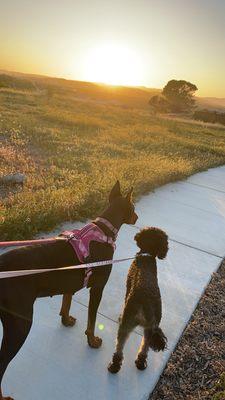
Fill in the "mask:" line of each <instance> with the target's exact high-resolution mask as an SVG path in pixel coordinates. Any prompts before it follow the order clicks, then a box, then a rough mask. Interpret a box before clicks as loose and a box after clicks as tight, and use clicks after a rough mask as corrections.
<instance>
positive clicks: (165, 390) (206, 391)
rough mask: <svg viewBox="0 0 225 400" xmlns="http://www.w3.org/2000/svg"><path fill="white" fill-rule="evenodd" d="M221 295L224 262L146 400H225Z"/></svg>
mask: <svg viewBox="0 0 225 400" xmlns="http://www.w3.org/2000/svg"><path fill="white" fill-rule="evenodd" d="M224 293H225V261H223V262H222V264H221V266H220V268H219V270H218V272H217V273H214V274H213V276H212V279H211V281H210V283H209V285H208V287H207V289H206V291H205V293H204V295H203V296H202V298H201V300H200V302H199V304H198V306H197V308H196V310H195V312H194V314H193V316H192V318H191V320H190V322H189V324H188V326H187V328H186V329H185V331H184V334H183V335H182V337H181V339H180V341H179V342H178V345H177V347H176V349H175V351H174V352H173V354H172V356H171V357H170V359H169V362H168V364H167V366H166V368H165V370H164V372H163V374H162V375H161V378H160V380H159V382H158V384H157V385H156V387H155V390H154V391H153V393H152V394H151V395H150V397H149V400H159V399H160V400H161V399H166V400H178V399H179V400H181V399H182V400H198V399H206V400H207V399H211V400H214V399H215V400H217V399H221V400H222V399H223V400H225V391H223V390H224V388H223V387H222V386H221V385H222V384H221V379H222V373H223V372H224V371H225V352H224V336H225V335H224V333H225V324H224V320H225V318H224V317H225V296H224ZM220 377H221V378H220ZM218 382H219V383H218Z"/></svg>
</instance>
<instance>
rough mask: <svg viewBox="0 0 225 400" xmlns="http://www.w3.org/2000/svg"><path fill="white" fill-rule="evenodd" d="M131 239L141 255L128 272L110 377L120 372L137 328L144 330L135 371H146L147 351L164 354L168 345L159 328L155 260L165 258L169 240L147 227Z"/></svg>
mask: <svg viewBox="0 0 225 400" xmlns="http://www.w3.org/2000/svg"><path fill="white" fill-rule="evenodd" d="M134 239H135V240H136V242H137V245H138V247H139V248H140V251H139V252H138V253H137V255H136V258H135V260H134V261H133V263H132V264H131V267H130V269H129V271H128V276H127V290H126V296H125V305H124V309H123V312H122V315H121V317H120V321H119V329H118V333H117V343H116V351H115V353H114V354H113V358H112V362H111V363H110V364H109V366H108V370H109V371H110V372H112V373H116V372H118V371H119V370H120V368H121V365H122V361H123V348H124V345H125V342H126V340H127V338H128V336H129V334H130V333H131V331H132V330H133V329H134V328H135V327H136V326H137V325H140V326H142V327H143V328H144V336H143V339H142V342H141V346H140V349H139V351H138V355H137V359H136V361H135V364H136V366H137V368H138V369H141V370H143V369H145V368H146V367H147V355H148V350H149V348H151V349H152V350H154V351H160V350H164V349H165V348H166V342H167V339H166V337H165V335H164V333H163V331H162V330H161V328H160V327H159V324H160V321H161V317H162V312H161V310H162V305H161V296H160V290H159V286H158V279H157V264H156V257H158V258H159V259H164V258H165V257H166V255H167V252H168V236H167V234H166V233H165V232H164V231H163V230H161V229H158V228H155V227H147V228H144V229H142V230H141V231H140V232H138V233H137V234H136V235H135V237H134Z"/></svg>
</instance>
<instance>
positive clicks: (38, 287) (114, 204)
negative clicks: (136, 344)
mask: <svg viewBox="0 0 225 400" xmlns="http://www.w3.org/2000/svg"><path fill="white" fill-rule="evenodd" d="M131 193H132V190H130V191H129V192H128V194H127V195H126V196H125V197H123V196H122V195H121V192H120V185H119V182H117V183H116V185H115V186H114V187H113V189H112V190H111V193H110V195H109V206H108V208H107V209H106V210H105V211H104V212H103V213H102V214H101V215H100V216H101V217H103V218H105V219H107V220H108V221H110V222H111V224H112V225H113V226H114V227H115V228H117V229H120V227H121V225H122V224H124V223H128V224H134V223H135V222H136V220H137V215H136V214H135V211H134V205H133V203H132V201H131ZM94 223H96V224H97V225H98V223H97V221H96V222H95V221H94ZM100 228H101V229H103V230H105V234H106V235H109V234H110V232H107V227H105V228H104V227H103V226H100ZM112 258H113V247H112V246H111V245H110V244H108V243H99V242H95V241H92V242H91V243H90V256H89V259H88V260H87V261H88V262H94V261H102V260H111V259H112ZM78 264H80V261H79V259H78V258H77V256H76V254H75V252H74V251H73V250H72V247H71V245H70V244H69V243H68V242H67V241H61V240H60V241H57V242H53V243H44V244H35V245H32V246H24V247H21V248H17V249H14V250H10V251H8V252H7V253H4V254H2V255H0V271H10V270H19V269H36V268H60V267H64V266H69V265H78ZM111 268H112V266H111V265H107V266H103V267H99V268H97V269H94V271H93V274H92V276H91V278H90V280H89V284H88V287H89V288H90V300H89V308H88V323H87V330H86V332H85V333H86V335H87V340H88V344H89V345H90V346H91V347H94V348H98V347H100V346H101V343H102V341H101V339H100V338H98V337H96V336H95V334H94V332H95V321H96V314H97V310H98V307H99V304H100V301H101V298H102V293H103V290H104V287H105V285H106V283H107V281H108V278H109V276H110V273H111ZM84 273H85V272H84V269H76V270H67V271H66V270H64V271H52V272H46V273H42V274H37V275H27V276H21V277H15V278H6V279H0V318H1V321H2V325H3V339H2V345H1V349H0V383H1V381H2V377H3V375H4V373H5V370H6V368H7V366H8V364H9V363H10V361H11V360H12V359H13V358H14V357H15V355H16V354H17V353H18V351H19V350H20V348H21V347H22V345H23V343H24V342H25V340H26V338H27V336H28V334H29V331H30V329H31V326H32V321H33V304H34V302H35V300H36V298H37V297H46V296H54V295H59V294H63V295H65V297H64V302H63V306H62V309H61V314H62V318H63V322H64V323H65V322H67V324H68V325H69V323H70V325H71V324H72V323H73V322H74V319H72V320H71V317H69V307H70V301H71V298H72V294H74V293H75V292H77V291H78V290H80V289H82V287H83V283H84ZM68 322H69V323H68ZM40 340H41V338H40ZM43 340H44V338H43ZM0 400H12V398H11V397H3V395H2V392H1V389H0Z"/></svg>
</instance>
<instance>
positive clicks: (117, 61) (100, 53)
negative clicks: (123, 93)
mask: <svg viewBox="0 0 225 400" xmlns="http://www.w3.org/2000/svg"><path fill="white" fill-rule="evenodd" d="M84 75H85V80H87V81H91V82H103V83H107V84H110V85H131V86H132V85H142V84H143V82H144V76H143V67H142V63H141V59H140V56H139V55H138V53H137V52H135V50H133V49H130V48H128V47H126V46H122V45H119V44H118V45H117V44H115V43H104V44H101V45H99V46H97V47H94V48H92V49H90V50H89V52H88V53H87V55H86V58H85V61H84Z"/></svg>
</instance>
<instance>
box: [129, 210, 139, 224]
mask: <svg viewBox="0 0 225 400" xmlns="http://www.w3.org/2000/svg"><path fill="white" fill-rule="evenodd" d="M137 220H138V216H137V214H136V213H133V215H132V217H131V222H130V223H131V224H132V225H135V224H136V222H137Z"/></svg>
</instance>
